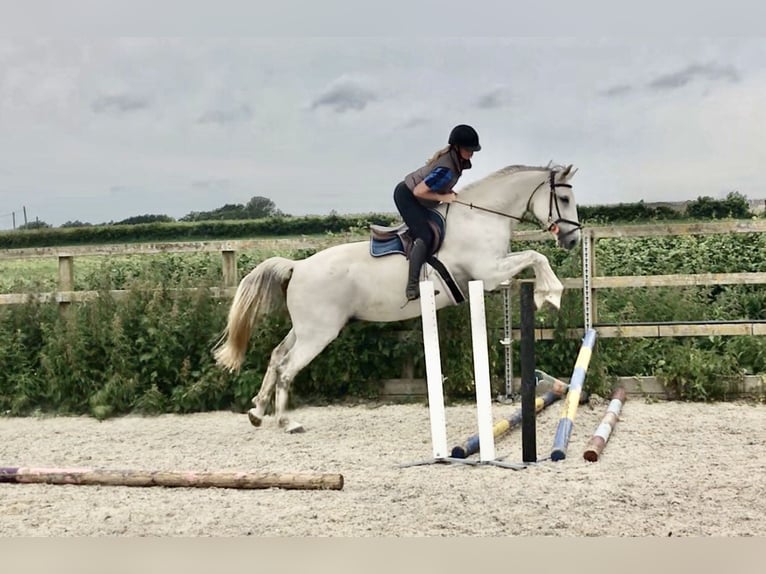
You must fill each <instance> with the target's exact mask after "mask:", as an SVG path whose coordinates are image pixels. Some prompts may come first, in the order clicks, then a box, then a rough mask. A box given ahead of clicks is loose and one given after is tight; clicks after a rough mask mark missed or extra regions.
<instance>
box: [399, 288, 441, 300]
mask: <svg viewBox="0 0 766 574" xmlns="http://www.w3.org/2000/svg"><path fill="white" fill-rule="evenodd" d="M439 293H441V291H439V290H438V289H434V297H436V296H437V295H438V294H439ZM404 295H405V297H407V301H417V300H418V299H420V285H419V284H418V287H417V289H416V290H415V292H414V296H411V295H410V290H409V289H406V290H405V292H404Z"/></svg>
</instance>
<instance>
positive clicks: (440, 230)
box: [370, 209, 446, 257]
mask: <svg viewBox="0 0 766 574" xmlns="http://www.w3.org/2000/svg"><path fill="white" fill-rule="evenodd" d="M428 219H429V221H428V224H429V225H430V227H431V231H432V232H433V237H434V241H433V244H432V245H431V246H430V247H431V249H430V251H429V255H434V254H435V253H436V252H437V251H439V248H440V247H441V246H442V243H443V242H444V233H445V225H446V223H445V220H444V216H443V215H442V214H441V213H439V212H438V211H436V210H433V209H429V210H428ZM370 234H371V238H370V242H371V244H370V254H371V255H372V256H373V257H382V256H384V255H391V254H392V253H401V254H402V255H406V256H407V257H409V255H410V250H411V249H412V242H413V238H412V236H410V233H409V227H408V226H407V224H406V223H401V224H399V225H394V226H390V227H387V226H385V225H376V224H374V223H373V224H372V225H370Z"/></svg>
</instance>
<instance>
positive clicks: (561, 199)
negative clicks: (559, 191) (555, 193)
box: [559, 195, 569, 205]
mask: <svg viewBox="0 0 766 574" xmlns="http://www.w3.org/2000/svg"><path fill="white" fill-rule="evenodd" d="M559 201H560V202H561V203H563V204H565V205H566V204H568V203H569V198H568V197H567V196H566V195H565V196H563V197H559Z"/></svg>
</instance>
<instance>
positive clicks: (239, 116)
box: [197, 104, 253, 125]
mask: <svg viewBox="0 0 766 574" xmlns="http://www.w3.org/2000/svg"><path fill="white" fill-rule="evenodd" d="M252 117H253V110H252V109H251V108H250V106H249V105H247V104H242V105H240V106H237V107H234V108H228V109H217V110H208V111H206V112H205V113H203V114H202V115H201V116H200V117H199V119H198V120H197V121H198V122H199V123H201V124H219V125H227V124H238V123H244V122H247V121H249V120H250V119H252Z"/></svg>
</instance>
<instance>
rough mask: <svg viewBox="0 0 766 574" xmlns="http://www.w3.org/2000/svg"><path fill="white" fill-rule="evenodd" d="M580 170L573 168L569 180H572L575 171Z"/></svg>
mask: <svg viewBox="0 0 766 574" xmlns="http://www.w3.org/2000/svg"><path fill="white" fill-rule="evenodd" d="M578 169H580V168H579V167H576V168H574V169H573V170H572V171H571V173H570V174H569V179H572V178H573V177H574V174H576V173H577V170H578Z"/></svg>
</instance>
